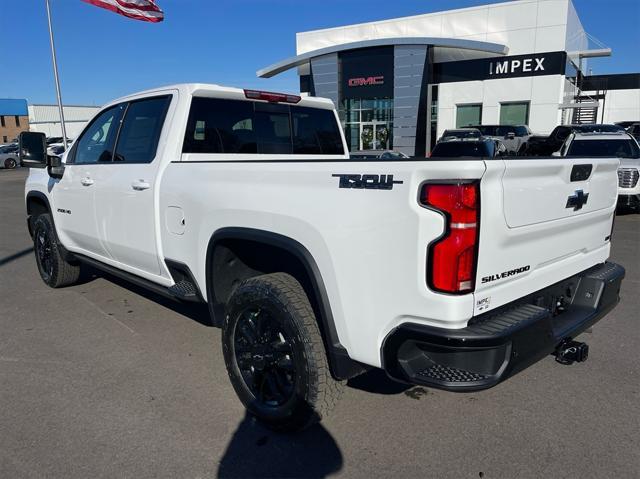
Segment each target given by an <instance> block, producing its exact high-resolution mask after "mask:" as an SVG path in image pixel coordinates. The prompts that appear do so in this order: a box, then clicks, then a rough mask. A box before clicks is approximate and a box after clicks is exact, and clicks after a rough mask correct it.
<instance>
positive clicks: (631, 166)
mask: <svg viewBox="0 0 640 479" xmlns="http://www.w3.org/2000/svg"><path fill="white" fill-rule="evenodd" d="M559 154H560V155H561V156H567V157H584V156H589V157H606V158H611V157H614V158H619V159H620V166H619V167H618V205H619V206H620V207H623V208H624V207H632V208H638V207H640V182H638V178H639V177H640V148H639V147H638V143H637V141H636V139H635V138H634V137H633V136H631V135H630V134H629V133H626V132H624V131H620V132H614V133H578V132H576V133H572V134H571V135H569V136H568V137H567V139H566V141H565V142H564V144H563V145H562V148H561V149H560V153H559Z"/></svg>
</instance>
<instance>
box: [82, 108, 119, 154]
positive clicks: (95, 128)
mask: <svg viewBox="0 0 640 479" xmlns="http://www.w3.org/2000/svg"><path fill="white" fill-rule="evenodd" d="M124 107H125V105H124V104H120V105H116V106H113V107H111V108H109V109H108V110H105V111H103V112H102V113H100V114H99V115H98V116H97V117H96V118H95V119H94V120H93V121H92V122H91V124H90V125H89V127H88V128H87V129H86V130H85V131H84V132H83V133H82V136H81V137H80V138H79V139H78V141H77V142H76V145H77V146H76V147H75V154H74V155H73V160H72V161H71V162H72V163H75V164H91V163H98V162H105V161H111V159H112V156H113V146H114V144H115V141H116V135H117V132H118V127H119V126H120V119H121V118H122V114H123V112H124Z"/></svg>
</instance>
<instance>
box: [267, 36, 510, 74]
mask: <svg viewBox="0 0 640 479" xmlns="http://www.w3.org/2000/svg"><path fill="white" fill-rule="evenodd" d="M394 45H429V46H431V47H435V50H434V52H435V56H436V57H440V58H436V59H435V60H436V61H453V60H462V59H472V58H482V57H486V56H496V55H506V54H507V53H509V48H508V47H507V46H506V45H501V44H499V43H491V42H481V41H477V40H465V39H461V38H442V37H393V38H378V39H375V40H363V41H359V42H351V43H343V44H340V45H333V46H330V47H326V48H320V49H318V50H312V51H309V52H305V53H301V54H300V55H296V56H294V57H290V58H286V59H284V60H281V61H279V62H276V63H274V64H272V65H269V66H268V67H265V68H262V69H261V70H258V71H257V72H256V75H257V76H258V77H260V78H271V77H272V76H275V75H277V74H279V73H282V72H284V71H287V70H290V69H291V68H295V67H298V66H301V65H305V64H307V63H309V61H310V60H311V59H312V58H315V57H319V56H322V55H328V54H331V53H338V52H342V51H345V50H356V49H361V48H370V47H380V46H394ZM449 57H450V58H449Z"/></svg>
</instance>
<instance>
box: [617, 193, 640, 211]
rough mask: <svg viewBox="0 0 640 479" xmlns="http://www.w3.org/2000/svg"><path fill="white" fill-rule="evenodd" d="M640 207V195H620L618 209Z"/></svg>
mask: <svg viewBox="0 0 640 479" xmlns="http://www.w3.org/2000/svg"><path fill="white" fill-rule="evenodd" d="M639 206H640V194H624V193H620V194H619V195H618V207H622V208H637V207H639Z"/></svg>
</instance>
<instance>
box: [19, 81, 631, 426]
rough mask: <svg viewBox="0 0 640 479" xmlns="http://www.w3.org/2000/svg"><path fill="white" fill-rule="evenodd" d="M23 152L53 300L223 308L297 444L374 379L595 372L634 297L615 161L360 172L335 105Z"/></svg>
mask: <svg viewBox="0 0 640 479" xmlns="http://www.w3.org/2000/svg"><path fill="white" fill-rule="evenodd" d="M20 152H21V161H22V163H23V165H25V166H30V167H31V170H30V173H29V176H28V179H27V181H26V186H25V194H26V209H27V215H28V227H29V231H30V233H31V235H32V237H33V240H34V244H35V257H36V262H37V266H38V269H39V272H40V275H41V277H42V279H43V281H44V282H45V283H46V284H48V285H49V286H51V287H53V288H58V287H63V286H67V285H70V284H73V283H74V281H75V280H76V279H77V278H78V274H79V268H80V265H81V264H83V263H87V264H89V265H92V266H94V267H97V268H102V269H104V270H106V271H109V272H111V273H112V274H116V275H120V276H122V277H125V278H127V279H128V280H130V281H132V282H135V283H137V284H142V285H144V286H146V287H148V288H151V289H153V290H155V291H157V292H160V293H162V294H165V295H168V296H171V297H174V298H177V299H179V300H181V301H203V302H206V303H207V304H208V307H209V310H210V313H211V316H212V320H213V322H214V323H217V324H220V325H221V327H222V335H221V336H222V349H223V353H224V359H225V363H226V367H227V371H228V374H229V378H230V380H231V383H232V384H233V387H234V389H235V391H236V392H237V394H238V396H239V398H240V400H241V401H242V402H243V404H244V405H245V406H246V408H247V409H248V410H249V411H250V412H251V413H252V414H254V415H255V416H257V417H258V418H259V419H261V420H262V421H264V422H265V423H267V424H268V425H270V426H271V427H273V428H277V429H281V430H291V429H300V428H303V427H305V426H307V425H309V424H311V423H312V422H314V421H316V420H318V419H320V418H321V417H322V416H324V415H325V414H327V413H328V411H329V410H330V409H331V408H332V407H333V405H334V403H335V402H336V401H337V399H338V397H339V395H340V391H341V388H342V387H343V384H344V380H346V379H347V378H349V377H352V376H354V375H356V374H359V373H361V372H363V371H365V370H366V369H368V368H383V369H384V370H385V371H386V372H387V374H388V375H389V376H391V377H392V378H394V379H396V380H399V381H404V382H406V383H411V384H421V385H426V386H429V387H434V388H442V389H446V390H450V391H473V390H479V389H485V388H489V387H492V386H495V385H496V384H498V383H499V382H501V381H503V380H505V379H506V378H508V377H510V376H512V375H514V374H515V373H517V372H518V371H520V370H522V369H524V368H526V367H528V366H530V365H531V364H533V363H534V362H536V361H538V360H539V359H541V358H543V357H545V356H547V355H549V354H554V355H555V356H556V359H557V360H558V361H560V362H563V363H571V362H573V361H582V360H584V359H586V356H587V347H586V345H585V344H584V343H580V342H576V341H575V340H574V338H575V337H576V335H578V334H580V333H581V332H582V331H584V330H585V329H587V328H589V327H590V326H591V325H592V324H593V323H595V322H596V321H598V320H599V319H601V318H602V317H603V316H604V315H605V314H606V313H607V312H608V311H610V310H611V309H612V308H613V307H614V306H615V305H616V304H617V302H618V293H619V288H620V284H621V281H622V278H623V276H624V269H623V268H622V267H620V266H618V265H616V264H614V263H610V262H608V261H607V258H608V257H609V251H610V241H611V231H612V221H613V215H614V211H615V207H616V198H617V173H616V171H617V168H618V160H617V159H614V158H611V159H609V158H587V157H576V158H564V159H558V158H537V159H525V158H515V157H504V158H491V159H486V158H478V157H475V158H464V157H462V158H428V159H427V158H410V159H394V160H392V161H380V160H359V159H349V155H348V151H347V145H346V142H345V139H344V135H343V133H342V130H341V128H340V125H339V120H338V117H337V115H336V112H335V110H334V107H333V104H332V103H331V101H329V100H324V99H320V98H310V97H304V98H300V97H299V96H295V95H288V94H278V93H270V92H260V91H253V90H240V89H234V88H225V87H220V86H215V85H204V84H187V85H177V86H171V87H166V88H161V89H156V90H152V91H146V92H143V93H139V94H135V95H131V96H128V97H125V98H121V99H119V100H116V101H114V102H112V103H110V104H108V105H107V106H105V107H104V108H103V109H102V110H101V111H100V112H99V113H98V114H97V116H96V117H95V118H94V119H93V120H92V121H90V122H89V123H88V125H87V126H86V128H85V129H84V131H83V132H82V134H81V135H80V136H79V137H78V138H77V139H76V141H75V142H74V143H73V146H72V147H71V148H70V149H69V150H68V151H67V152H65V154H64V157H63V159H60V158H54V157H47V156H46V150H45V146H44V138H43V137H42V136H39V134H37V133H24V134H23V135H22V137H21V146H20ZM159 327H160V325H159ZM541 387H542V386H541Z"/></svg>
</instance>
